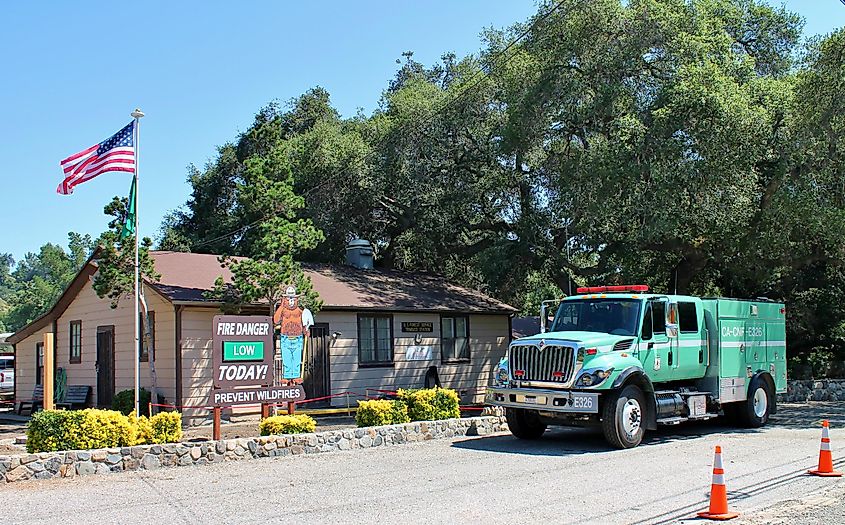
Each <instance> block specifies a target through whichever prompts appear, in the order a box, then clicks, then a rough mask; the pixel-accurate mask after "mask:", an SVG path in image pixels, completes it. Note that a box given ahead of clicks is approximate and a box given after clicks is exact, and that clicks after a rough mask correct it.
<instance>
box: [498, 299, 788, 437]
mask: <svg viewBox="0 0 845 525" xmlns="http://www.w3.org/2000/svg"><path fill="white" fill-rule="evenodd" d="M577 292H578V295H575V296H571V297H566V298H563V299H561V300H555V301H554V302H549V301H545V302H544V303H543V308H542V311H541V316H540V318H541V328H540V333H539V334H537V335H534V336H530V337H524V338H521V339H516V340H514V341H512V342H511V344H510V347H509V348H508V353H507V355H506V356H505V357H504V358H503V359H502V361H501V362H500V363H499V365H498V367H497V368H496V370H495V372H494V386H492V387H490V388H489V389H488V391H487V399H486V402H487V403H488V404H490V405H494V406H501V407H504V408H505V415H506V416H507V421H508V426H509V427H510V430H511V433H513V435H514V436H516V437H518V438H522V439H537V438H539V437H541V436H542V435H543V433H544V432H545V430H546V428H547V427H548V426H550V425H557V426H593V425H596V426H600V427H601V428H602V431H603V433H604V436H605V438H606V439H607V441H608V443H610V444H611V445H612V446H614V447H617V448H631V447H635V446H637V445H639V443H640V442H641V441H642V439H643V434H644V432H645V431H646V430H653V429H655V428H657V425H676V424H679V423H682V422H684V421H689V420H705V419H710V418H715V417H718V416H722V415H724V416H726V417H728V418H729V419H730V420H732V421H736V422H737V423H739V424H741V425H743V426H748V427H759V426H762V425H764V424H766V422H767V421H768V419H769V415H770V414H773V413H775V411H776V410H777V405H776V394H777V393H781V392H785V391H786V326H785V318H786V310H785V308H784V305H783V304H781V303H778V302H774V301H770V300H767V299H754V300H744V299H725V298H720V297H714V298H703V297H691V296H685V295H664V294H654V293H649V289H648V286H645V285H631V286H598V287H587V288H579V289H578V290H577ZM552 313H553V314H554V315H553V317H552V315H550V314H552Z"/></svg>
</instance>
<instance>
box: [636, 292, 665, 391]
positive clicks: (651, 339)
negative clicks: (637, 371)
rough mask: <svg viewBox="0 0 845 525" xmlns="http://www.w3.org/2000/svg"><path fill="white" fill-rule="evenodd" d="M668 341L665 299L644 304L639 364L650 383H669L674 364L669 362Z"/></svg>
mask: <svg viewBox="0 0 845 525" xmlns="http://www.w3.org/2000/svg"><path fill="white" fill-rule="evenodd" d="M669 345H670V341H669V338H668V337H666V299H654V300H650V301H648V302H647V303H646V309H645V314H644V315H643V326H642V331H641V337H640V344H639V355H640V362H641V363H642V364H643V369H644V370H645V373H646V374H648V376H649V377H650V378H651V380H652V382H654V383H660V382H664V381H671V379H672V374H673V370H674V367H673V365H674V362H672V361H670V354H671V349H670V346H669Z"/></svg>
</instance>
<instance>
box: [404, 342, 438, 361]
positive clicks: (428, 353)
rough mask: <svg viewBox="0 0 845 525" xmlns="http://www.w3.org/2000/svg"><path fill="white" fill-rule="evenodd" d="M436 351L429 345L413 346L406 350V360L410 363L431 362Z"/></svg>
mask: <svg viewBox="0 0 845 525" xmlns="http://www.w3.org/2000/svg"><path fill="white" fill-rule="evenodd" d="M433 354H434V349H433V348H432V347H431V346H429V345H413V346H409V347H408V348H407V350H405V359H406V360H408V361H431V359H432V358H433Z"/></svg>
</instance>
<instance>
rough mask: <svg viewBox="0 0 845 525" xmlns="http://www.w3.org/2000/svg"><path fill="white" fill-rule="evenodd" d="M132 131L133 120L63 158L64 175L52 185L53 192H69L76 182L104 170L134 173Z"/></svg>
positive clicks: (92, 176) (71, 191) (78, 182)
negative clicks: (106, 136)
mask: <svg viewBox="0 0 845 525" xmlns="http://www.w3.org/2000/svg"><path fill="white" fill-rule="evenodd" d="M134 131H135V121H134V120H133V121H132V122H130V123H129V124H127V125H126V126H125V127H124V128H123V129H121V130H120V131H118V132H117V133H115V134H114V135H112V136H111V137H109V138H107V139H106V140H104V141H102V142H100V143H99V144H94V145H93V146H91V147H90V148H87V149H84V150H82V151H80V152H79V153H76V154H75V155H71V156H70V157H68V158H66V159H65V160H63V161H62V162H61V166H62V170H64V172H65V179H64V180H63V181H62V182H61V184H59V187H58V188H56V193H58V194H60V195H70V194H71V193H73V188H74V187H75V186H76V185H77V184H82V183H83V182H86V181H89V180H91V179H93V178H94V177H96V176H97V175H99V174H101V173H106V172H108V171H127V172H129V173H135V142H134V133H133V132H134Z"/></svg>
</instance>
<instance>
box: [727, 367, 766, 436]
mask: <svg viewBox="0 0 845 525" xmlns="http://www.w3.org/2000/svg"><path fill="white" fill-rule="evenodd" d="M773 397H774V396H773V395H772V391H771V389H770V388H769V385H768V383H766V381H764V380H763V378H762V377H760V376H757V377H755V378H754V379H752V380H751V385H750V386H749V387H748V398H747V399H746V400H745V401H744V402H741V403H737V407H736V411H737V416H738V418H737V419H738V421H739V423H740V425H742V426H744V427H746V428H760V427H762V426H763V425H765V424H766V423H768V421H769V414H770V413H771V410H772V398H773Z"/></svg>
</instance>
